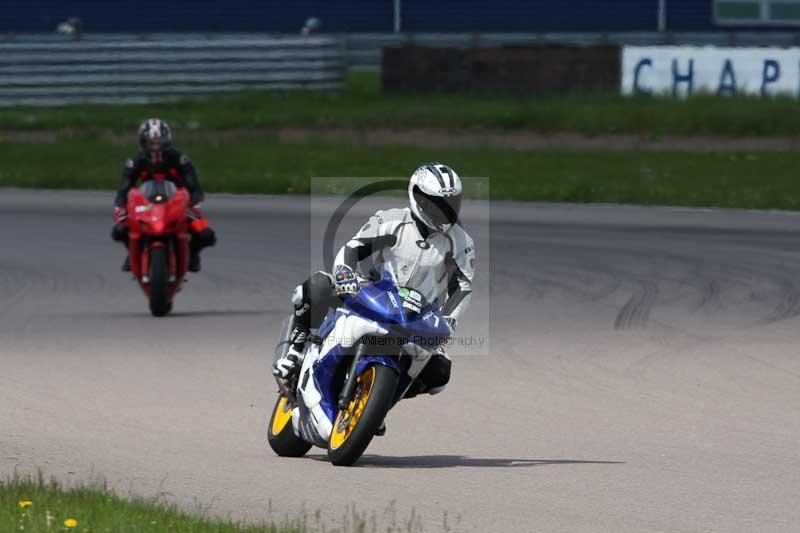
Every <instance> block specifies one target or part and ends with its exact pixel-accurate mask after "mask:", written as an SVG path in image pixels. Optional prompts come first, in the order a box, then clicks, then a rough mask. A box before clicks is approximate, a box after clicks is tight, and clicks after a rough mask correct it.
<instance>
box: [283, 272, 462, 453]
mask: <svg viewBox="0 0 800 533" xmlns="http://www.w3.org/2000/svg"><path fill="white" fill-rule="evenodd" d="M408 292H409V291H408V290H406V291H405V293H406V294H407V293H408ZM406 303H408V305H405V304H406ZM451 334H452V332H451V330H450V327H449V326H448V324H447V322H446V321H445V320H444V317H443V316H442V315H441V313H440V312H439V310H438V309H437V308H435V307H433V306H431V305H425V306H419V305H417V304H415V303H414V302H413V301H411V302H407V301H406V298H405V297H404V296H401V295H400V293H399V291H398V288H397V287H396V286H395V285H394V282H393V280H392V278H391V275H388V274H386V273H384V276H383V278H382V279H381V280H380V281H379V282H376V283H374V284H372V285H368V286H367V287H364V288H363V289H361V291H359V293H358V294H356V295H354V296H348V297H346V298H345V300H344V304H343V306H342V307H340V308H338V309H336V310H335V311H333V312H331V313H329V314H328V316H327V317H326V319H325V320H324V321H323V323H322V324H321V325H320V327H319V328H318V330H317V335H318V336H320V337H322V338H323V341H322V345H317V344H310V345H309V347H308V348H307V350H306V354H305V357H304V359H303V365H302V368H301V371H300V379H299V383H298V387H297V396H298V406H297V407H295V409H294V410H293V412H292V424H293V428H294V430H295V434H296V435H298V436H300V437H301V438H303V439H304V440H306V441H308V442H312V443H314V444H315V445H317V446H321V447H325V446H327V443H328V440H329V439H330V435H331V431H332V429H333V422H334V421H335V419H336V415H337V412H338V401H339V398H338V396H339V392H340V390H341V387H342V385H343V383H344V379H345V375H346V372H347V370H348V368H347V365H348V364H349V361H350V358H351V357H352V356H353V352H354V346H355V345H356V343H358V342H359V340H360V339H362V338H364V337H370V336H372V337H379V336H392V337H395V338H398V339H399V338H403V339H409V341H410V342H408V343H407V344H405V345H404V346H403V347H402V350H401V349H399V348H398V350H397V355H387V354H380V353H373V354H368V355H363V356H362V357H361V358H360V359H359V362H358V363H357V365H356V373H357V375H361V374H363V373H364V372H365V371H366V370H367V369H368V368H369V367H370V366H373V365H376V364H379V365H383V366H387V367H390V368H393V369H394V370H395V371H397V372H398V373H399V375H400V381H399V383H398V387H397V391H396V392H395V400H394V401H395V402H397V401H399V400H400V399H401V398H402V397H403V394H404V393H405V391H406V390H407V389H408V387H409V386H410V385H411V383H412V382H413V380H414V379H415V378H416V377H417V376H418V375H419V373H420V372H421V371H422V369H423V368H424V366H425V364H427V361H428V359H429V358H430V355H431V351H432V350H433V349H434V348H435V347H436V346H438V345H439V344H441V343H443V342H445V341H446V339H448V338H449V337H450V335H451ZM412 340H418V341H419V342H423V343H424V346H417V345H415V344H414V343H413V342H411V341H412ZM401 361H403V362H402V363H401Z"/></svg>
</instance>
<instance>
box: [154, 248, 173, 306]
mask: <svg viewBox="0 0 800 533" xmlns="http://www.w3.org/2000/svg"><path fill="white" fill-rule="evenodd" d="M149 275H150V312H151V313H152V314H153V316H165V315H166V314H167V313H169V312H170V310H171V309H172V302H170V301H169V259H168V258H167V249H166V248H153V249H151V250H150V272H149Z"/></svg>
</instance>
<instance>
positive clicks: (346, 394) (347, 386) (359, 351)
mask: <svg viewBox="0 0 800 533" xmlns="http://www.w3.org/2000/svg"><path fill="white" fill-rule="evenodd" d="M366 351H367V344H366V343H365V342H363V341H360V342H359V343H358V346H356V353H355V355H353V362H352V363H350V371H349V372H348V373H347V381H345V382H344V387H342V392H341V393H340V394H339V410H344V409H347V407H348V406H349V405H350V402H351V401H352V400H353V395H354V394H355V392H356V381H357V379H358V376H357V375H356V372H357V370H358V360H359V359H361V357H362V356H363V355H364V353H365V352H366Z"/></svg>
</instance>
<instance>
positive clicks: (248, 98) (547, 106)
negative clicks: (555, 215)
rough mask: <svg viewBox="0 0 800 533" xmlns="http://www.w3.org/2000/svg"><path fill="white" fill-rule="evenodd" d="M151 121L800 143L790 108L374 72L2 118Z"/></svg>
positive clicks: (52, 126)
mask: <svg viewBox="0 0 800 533" xmlns="http://www.w3.org/2000/svg"><path fill="white" fill-rule="evenodd" d="M148 116H160V117H162V118H164V119H166V120H167V121H169V122H170V123H172V125H173V126H174V127H176V129H178V130H182V131H185V130H190V131H191V130H209V131H213V130H230V129H251V128H252V129H260V128H277V127H299V128H307V129H313V128H325V127H348V128H371V127H382V128H396V129H404V128H406V129H407V128H417V129H418V128H434V129H439V130H450V131H452V130H455V129H493V130H531V131H537V132H572V133H579V134H584V135H590V136H594V135H604V134H638V135H644V136H650V137H658V136H663V135H670V136H673V135H674V136H697V135H711V136H715V135H717V136H726V137H736V136H738V137H753V136H773V137H774V136H792V135H798V134H800V104H798V103H797V100H794V99H790V98H774V99H770V98H764V99H762V98H746V97H742V98H719V97H716V96H697V97H693V98H690V99H687V100H674V99H668V98H654V97H636V98H626V97H622V96H620V95H616V94H610V95H579V94H575V95H569V94H567V95H563V94H560V95H554V96H550V97H537V96H526V97H519V96H517V97H514V96H509V95H500V94H453V95H445V94H426V95H414V94H383V93H382V92H381V89H380V80H379V78H378V75H377V74H376V73H370V72H357V73H353V74H351V75H350V77H349V79H348V85H347V89H346V90H345V91H343V92H342V93H338V94H334V93H303V92H293V93H245V94H239V95H234V96H218V97H212V98H205V99H189V100H184V101H180V102H169V103H160V104H148V105H123V106H101V105H83V106H70V107H63V108H56V109H53V108H7V109H0V130H62V129H70V130H79V131H84V132H85V131H87V130H94V131H100V130H108V131H116V132H131V131H134V130H135V128H136V126H137V125H138V124H139V122H140V121H141V120H142V119H144V118H146V117H148ZM131 135H132V136H133V134H131Z"/></svg>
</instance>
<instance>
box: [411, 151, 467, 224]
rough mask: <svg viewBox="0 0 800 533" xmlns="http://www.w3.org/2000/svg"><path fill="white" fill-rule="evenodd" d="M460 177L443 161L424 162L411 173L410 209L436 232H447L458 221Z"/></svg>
mask: <svg viewBox="0 0 800 533" xmlns="http://www.w3.org/2000/svg"><path fill="white" fill-rule="evenodd" d="M461 190H462V187H461V178H459V177H458V174H456V172H455V170H453V169H452V168H450V167H448V166H447V165H443V164H441V163H428V164H425V165H422V166H421V167H419V168H418V169H417V170H415V171H414V173H413V174H412V175H411V181H410V182H409V183H408V200H409V202H411V212H412V213H414V216H416V217H417V218H418V219H419V220H421V221H422V222H423V223H424V224H425V225H426V226H428V227H429V228H431V229H432V230H434V231H446V230H448V229H449V228H450V226H451V225H453V224H455V223H456V221H458V213H459V211H460V210H461Z"/></svg>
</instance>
